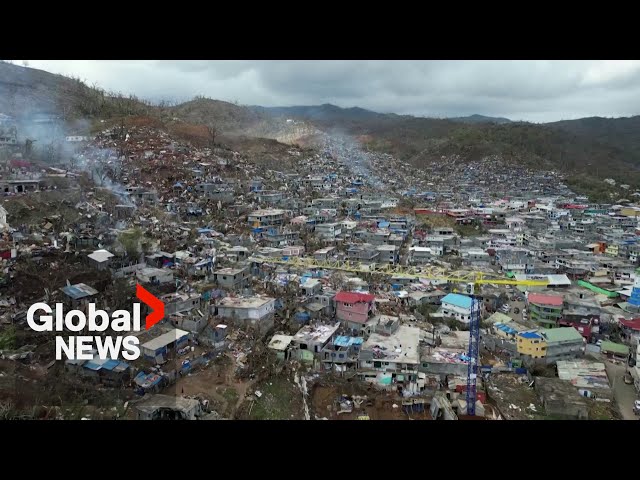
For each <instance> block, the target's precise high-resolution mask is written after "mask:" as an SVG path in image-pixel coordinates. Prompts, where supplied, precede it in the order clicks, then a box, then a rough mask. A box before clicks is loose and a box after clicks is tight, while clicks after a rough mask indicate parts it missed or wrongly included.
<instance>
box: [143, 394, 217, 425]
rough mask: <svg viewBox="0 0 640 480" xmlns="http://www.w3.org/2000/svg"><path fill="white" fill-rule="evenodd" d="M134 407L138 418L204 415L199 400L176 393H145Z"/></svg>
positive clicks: (177, 417)
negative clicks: (179, 395)
mask: <svg viewBox="0 0 640 480" xmlns="http://www.w3.org/2000/svg"><path fill="white" fill-rule="evenodd" d="M134 408H135V411H136V419H137V420H197V418H198V417H200V416H202V415H204V411H203V409H202V405H201V404H200V402H199V401H198V400H195V399H193V398H183V397H177V396H174V395H160V394H156V395H145V396H144V397H143V399H142V400H141V401H140V402H138V403H136V404H135V407H134Z"/></svg>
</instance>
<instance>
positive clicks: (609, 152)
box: [0, 62, 640, 198]
mask: <svg viewBox="0 0 640 480" xmlns="http://www.w3.org/2000/svg"><path fill="white" fill-rule="evenodd" d="M43 112H47V113H52V114H54V115H56V116H58V117H61V118H63V119H65V120H67V121H69V120H74V119H80V120H81V121H83V122H84V121H85V120H89V121H92V122H95V121H96V120H104V119H113V120H114V121H119V120H116V119H118V118H120V117H136V116H144V117H149V118H150V119H151V120H153V121H154V122H156V123H158V124H161V125H173V126H176V125H178V126H181V128H182V129H183V130H189V129H191V128H192V126H196V127H197V128H204V127H202V125H213V126H214V127H215V128H216V130H217V131H218V133H219V134H220V133H222V134H232V135H240V136H246V137H266V138H272V139H282V140H283V141H287V142H293V141H295V139H296V138H298V137H300V138H303V137H305V136H313V135H314V134H315V133H314V132H317V130H315V129H316V128H318V129H320V130H324V131H331V130H340V131H342V132H345V133H350V134H353V135H357V136H359V138H360V140H361V141H364V142H366V145H367V147H368V148H370V149H374V150H378V151H384V152H388V153H392V154H394V155H395V156H397V157H398V158H400V159H403V160H407V161H409V162H411V163H412V164H414V165H415V166H417V167H420V166H421V165H424V163H425V162H431V161H433V160H441V159H442V158H443V157H444V158H446V157H447V156H449V155H457V156H459V157H460V158H462V159H467V160H468V161H473V160H475V159H478V158H482V157H484V156H490V155H497V156H502V157H503V158H505V159H507V160H509V161H512V162H514V163H519V164H524V165H528V166H530V167H533V168H550V169H555V170H560V171H564V172H566V173H567V174H568V175H569V178H570V183H572V185H575V186H577V188H579V189H581V190H582V191H593V192H596V193H598V194H601V196H607V195H608V193H607V192H605V190H603V189H604V188H605V185H606V184H604V182H602V179H603V178H605V177H611V178H614V179H616V180H618V181H619V182H620V183H627V184H630V185H631V186H632V187H633V188H638V187H640V116H636V117H629V118H616V119H610V118H600V117H594V118H583V119H578V120H568V121H561V122H552V123H548V124H533V123H526V122H511V121H510V120H508V119H506V118H494V117H486V116H482V115H471V116H469V117H461V118H452V119H436V118H424V117H413V116H410V115H396V114H384V113H377V112H373V111H370V110H366V109H363V108H359V107H352V108H341V107H338V106H336V105H331V104H324V105H317V106H294V107H246V106H241V105H236V104H232V103H228V102H222V101H218V100H212V99H207V98H204V97H198V98H196V99H194V100H192V101H189V102H185V103H182V104H179V105H175V106H167V105H151V104H150V103H148V102H144V101H142V100H140V99H137V98H136V97H135V96H124V95H121V94H116V93H111V92H106V91H104V90H102V89H100V88H96V87H90V86H88V85H86V84H85V83H83V82H82V81H80V80H78V79H74V78H68V77H64V76H61V75H54V74H51V73H48V72H45V71H42V70H36V69H32V68H25V67H21V66H17V65H13V64H9V63H7V62H0V113H2V114H8V115H11V116H14V117H29V116H32V115H34V114H36V113H43ZM288 119H295V120H297V121H296V122H293V123H292V122H287V120H288ZM84 123H88V122H84ZM205 136H206V135H205ZM265 145H267V144H265ZM607 198H608V197H607Z"/></svg>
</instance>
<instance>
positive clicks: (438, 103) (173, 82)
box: [15, 60, 640, 122]
mask: <svg viewBox="0 0 640 480" xmlns="http://www.w3.org/2000/svg"><path fill="white" fill-rule="evenodd" d="M15 62H16V63H18V64H21V63H22V62H23V60H16V61H15ZM27 62H29V66H31V67H33V68H40V69H43V70H46V71H49V72H52V73H61V74H64V75H73V76H76V77H80V78H81V79H83V80H85V81H87V82H88V83H89V84H90V85H92V84H94V83H95V84H98V85H99V86H101V87H103V88H105V89H106V90H111V91H118V92H122V93H126V94H131V93H132V94H135V95H137V96H138V97H142V98H147V99H152V100H159V99H166V100H178V101H183V100H188V99H190V98H192V97H194V96H195V95H205V96H207V97H211V98H215V99H219V100H226V101H231V102H234V101H237V102H238V103H240V104H243V105H263V106H290V105H319V104H322V103H333V104H335V105H339V106H341V107H353V106H358V107H362V108H367V109H371V110H375V111H378V112H394V113H400V114H412V115H419V116H429V117H455V116H465V115H471V114H474V113H479V114H482V115H490V116H500V117H507V118H510V119H512V120H527V121H531V122H547V121H555V120H562V119H571V118H580V117H588V116H603V117H619V116H630V115H637V114H640V61H637V60H593V61H592V60H580V61H578V60H571V61H563V60H536V61H534V60H526V61H524V60H523V61H520V60H519V61H510V60H509V61H508V60H501V61H489V60H473V61H467V60H464V61H463V60H439V61H404V60H403V61H399V60H398V61H388V60H387V61H369V60H368V61H351V60H349V61H346V60H341V61H333V60H332V61H319V60H314V61H291V60H287V61H275V60H273V61H267V60H259V61H249V60H241V61H209V60H126V61H125V60H27Z"/></svg>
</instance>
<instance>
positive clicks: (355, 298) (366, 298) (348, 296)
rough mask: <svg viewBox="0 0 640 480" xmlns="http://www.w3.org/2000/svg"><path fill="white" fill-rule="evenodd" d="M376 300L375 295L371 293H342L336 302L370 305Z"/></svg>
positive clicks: (338, 295) (337, 296)
mask: <svg viewBox="0 0 640 480" xmlns="http://www.w3.org/2000/svg"><path fill="white" fill-rule="evenodd" d="M375 299H376V297H375V295H371V294H370V293H356V292H340V293H338V294H337V295H336V298H335V300H336V301H337V302H345V303H368V302H372V301H374V300H375Z"/></svg>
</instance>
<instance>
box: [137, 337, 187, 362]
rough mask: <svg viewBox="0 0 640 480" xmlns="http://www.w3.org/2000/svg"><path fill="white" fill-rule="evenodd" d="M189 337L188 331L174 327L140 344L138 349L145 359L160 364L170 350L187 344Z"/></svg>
mask: <svg viewBox="0 0 640 480" xmlns="http://www.w3.org/2000/svg"><path fill="white" fill-rule="evenodd" d="M189 338H190V333H189V332H186V331H184V330H180V329H177V328H174V329H172V330H170V331H168V332H167V333H163V334H162V335H160V336H158V337H156V338H153V339H151V340H149V341H148V342H146V343H143V344H142V345H140V351H141V352H142V355H143V356H144V358H146V359H147V360H152V361H155V362H156V363H157V364H161V363H164V362H165V361H166V360H167V358H168V356H169V354H170V353H171V352H172V351H173V352H175V351H176V350H177V349H179V348H182V347H184V346H185V345H187V343H188V342H189Z"/></svg>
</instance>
